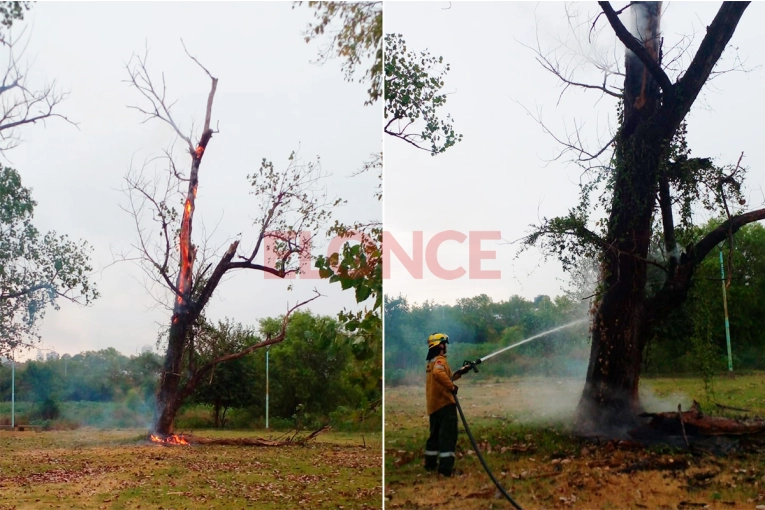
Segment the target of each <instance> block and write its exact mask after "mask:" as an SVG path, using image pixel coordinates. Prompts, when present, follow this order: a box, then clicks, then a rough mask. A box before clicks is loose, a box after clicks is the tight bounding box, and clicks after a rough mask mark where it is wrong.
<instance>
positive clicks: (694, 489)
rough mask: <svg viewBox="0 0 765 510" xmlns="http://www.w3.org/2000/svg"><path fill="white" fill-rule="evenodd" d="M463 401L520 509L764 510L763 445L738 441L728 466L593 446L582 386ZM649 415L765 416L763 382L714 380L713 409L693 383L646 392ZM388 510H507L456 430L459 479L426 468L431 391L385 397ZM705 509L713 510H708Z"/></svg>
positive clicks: (539, 387)
mask: <svg viewBox="0 0 765 510" xmlns="http://www.w3.org/2000/svg"><path fill="white" fill-rule="evenodd" d="M469 377H470V375H468V376H466V377H465V378H464V379H463V380H462V381H461V384H459V386H460V391H459V396H460V402H461V404H462V407H463V410H464V412H465V415H466V418H467V420H468V424H469V425H470V427H471V429H472V431H473V434H474V435H475V436H476V439H477V441H478V442H479V444H480V446H481V449H482V451H484V452H485V457H486V460H487V462H488V464H489V466H490V467H491V468H492V470H493V471H494V473H495V475H496V476H497V477H498V478H499V479H500V482H501V483H502V484H503V485H504V486H505V488H506V489H507V490H508V491H509V492H510V494H511V495H512V496H513V497H514V499H516V501H518V502H519V503H520V505H521V506H523V508H524V509H533V508H603V509H607V508H611V509H623V508H624V509H626V508H631V509H645V508H650V509H654V508H655V509H679V508H685V509H690V508H749V509H754V508H755V507H757V506H758V505H765V438H760V439H757V438H752V439H742V440H741V441H740V442H739V443H738V445H737V448H736V449H735V450H734V451H732V452H731V453H729V454H728V455H726V456H715V455H712V454H705V453H699V452H694V453H690V452H687V451H685V450H679V449H673V448H669V447H653V448H650V449H647V448H642V447H641V448H635V447H634V444H631V443H624V442H621V443H620V442H615V441H611V442H601V443H600V444H595V443H593V442H591V441H585V440H583V439H580V438H576V437H573V436H572V435H571V434H570V430H571V429H570V427H571V421H572V416H573V411H574V409H575V407H576V404H577V401H578V398H579V395H580V394H581V390H582V386H583V381H581V380H571V379H556V378H522V379H521V378H510V379H489V380H478V379H473V380H470V379H469ZM641 387H642V389H641V399H642V401H643V403H644V405H645V407H646V410H648V411H653V412H656V411H672V410H677V405H678V404H681V405H682V406H683V409H688V408H689V407H690V405H691V403H692V401H693V400H694V399H695V400H698V401H699V402H701V405H702V408H703V409H704V410H705V411H706V412H709V414H726V415H729V416H730V415H734V414H735V415H740V416H741V415H743V414H742V413H733V412H732V411H730V410H723V409H722V408H719V407H717V406H715V405H714V403H715V402H717V403H720V404H723V405H726V406H730V407H740V408H745V409H749V410H750V411H751V412H750V413H747V415H748V416H753V415H759V416H765V374H763V373H757V374H750V375H742V376H733V377H730V376H721V377H718V378H716V379H715V383H714V401H710V400H709V399H708V398H707V392H706V391H705V389H704V384H703V382H702V381H701V380H699V379H693V378H651V379H644V380H643V381H642V384H641ZM385 420H386V422H385V441H386V445H385V450H386V457H385V499H386V503H385V508H386V509H388V508H405V509H418V508H420V509H422V508H439V509H460V510H461V509H465V510H471V509H489V508H511V507H510V504H509V503H508V502H507V501H505V500H504V499H498V496H499V494H498V491H497V490H496V489H495V488H494V486H493V484H492V483H491V480H490V479H489V477H488V476H487V475H486V473H485V472H484V471H483V468H482V467H481V465H480V463H479V461H478V459H477V458H476V456H475V454H474V452H473V451H472V450H471V446H470V443H469V440H468V438H467V435H466V434H465V433H464V430H463V428H462V425H460V436H459V442H458V444H457V462H456V466H455V467H456V469H457V471H456V473H457V474H456V476H454V477H452V478H443V477H441V476H438V475H434V474H429V473H426V472H425V471H424V469H423V468H422V462H423V449H424V445H425V439H426V438H427V432H428V431H427V427H428V425H427V424H428V419H427V416H426V414H425V396H424V388H423V387H421V386H418V387H413V386H404V387H394V388H386V391H385ZM705 505H706V506H705Z"/></svg>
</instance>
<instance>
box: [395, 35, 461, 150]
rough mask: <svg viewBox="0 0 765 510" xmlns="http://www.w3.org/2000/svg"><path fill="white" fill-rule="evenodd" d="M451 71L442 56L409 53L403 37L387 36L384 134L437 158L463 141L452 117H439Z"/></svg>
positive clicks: (425, 52) (422, 52) (426, 52)
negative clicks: (455, 128)
mask: <svg viewBox="0 0 765 510" xmlns="http://www.w3.org/2000/svg"><path fill="white" fill-rule="evenodd" d="M448 71H449V64H446V63H444V59H443V57H435V56H432V55H431V54H430V53H429V52H428V51H427V50H425V51H421V52H419V54H418V53H416V52H414V51H409V50H407V47H406V42H405V41H404V38H403V37H402V36H401V35H400V34H385V119H386V120H387V122H386V123H385V132H386V133H387V134H389V135H391V136H394V137H396V138H400V139H401V140H404V141H405V142H407V143H409V144H411V145H413V146H415V147H417V148H418V149H422V150H425V151H429V152H430V153H431V154H432V155H434V156H435V155H436V154H441V153H443V152H444V151H446V149H448V148H449V147H452V146H453V145H454V144H456V143H457V142H459V141H461V140H462V135H461V134H457V133H456V132H455V131H454V125H453V120H452V118H451V115H450V114H447V115H446V117H445V118H443V119H442V118H439V111H440V110H439V108H441V107H443V106H444V105H445V104H446V94H445V93H444V92H443V91H442V89H443V87H444V83H445V82H444V77H445V76H446V73H447V72H448ZM412 126H416V127H413V128H412V129H414V130H415V131H412V130H410V129H409V128H410V127H412ZM419 126H421V128H420V127H419ZM419 129H421V131H416V130H419Z"/></svg>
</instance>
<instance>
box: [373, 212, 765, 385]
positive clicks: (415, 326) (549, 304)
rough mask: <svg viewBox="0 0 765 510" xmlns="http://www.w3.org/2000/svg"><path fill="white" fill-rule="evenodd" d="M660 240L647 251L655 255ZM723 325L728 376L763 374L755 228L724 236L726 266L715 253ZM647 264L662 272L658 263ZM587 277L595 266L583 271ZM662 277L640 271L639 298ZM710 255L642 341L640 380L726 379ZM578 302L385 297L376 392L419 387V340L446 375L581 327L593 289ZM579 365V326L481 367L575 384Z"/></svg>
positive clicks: (764, 339)
mask: <svg viewBox="0 0 765 510" xmlns="http://www.w3.org/2000/svg"><path fill="white" fill-rule="evenodd" d="M719 223H720V221H719V220H713V221H710V222H709V224H708V225H706V226H704V227H703V228H702V229H693V230H690V231H688V232H685V233H684V235H683V239H681V240H680V242H681V243H687V242H691V241H692V240H693V239H695V238H696V237H698V236H699V235H701V233H702V232H704V231H709V230H710V229H711V228H714V227H716V226H717V225H718V224H719ZM660 244H661V243H660V240H658V241H657V242H656V245H660ZM721 251H722V254H723V259H724V270H725V285H726V294H727V300H728V314H729V320H730V337H731V351H732V357H733V367H734V369H735V370H751V369H758V370H762V369H765V334H763V332H765V228H764V227H763V226H761V225H760V224H757V223H755V224H750V225H747V226H745V227H743V228H742V229H741V230H740V231H739V232H738V233H736V235H735V236H734V241H733V250H732V260H731V256H730V250H729V247H728V246H724V247H721ZM652 257H653V258H654V259H655V260H656V262H657V263H659V264H663V263H664V260H663V255H662V254H661V253H659V252H654V253H653V254H652ZM590 266H591V268H590V272H591V273H593V274H597V264H595V263H591V264H590ZM664 278H665V273H664V272H663V271H662V270H661V269H660V268H658V267H656V266H653V265H652V266H651V267H650V269H649V281H648V289H649V292H648V295H649V297H650V295H651V294H652V290H653V291H655V290H657V289H659V288H661V285H662V284H663V283H664ZM722 286H723V280H721V271H720V252H719V251H714V252H713V253H711V254H710V255H708V256H707V257H706V258H705V259H704V260H703V262H702V264H701V267H700V268H699V271H698V273H697V276H696V278H695V280H694V284H693V287H692V288H691V291H690V293H689V296H688V299H687V300H686V301H685V302H684V303H683V304H682V306H681V307H680V308H679V309H678V310H677V311H676V312H674V313H672V314H671V315H670V316H669V317H668V318H667V319H666V320H665V321H664V323H663V324H661V325H660V326H659V327H658V328H657V331H656V334H655V335H654V338H652V339H651V341H650V343H649V345H648V348H647V349H646V351H645V356H644V359H643V372H644V373H647V374H666V373H687V374H697V375H698V374H700V375H705V376H708V375H710V374H712V373H719V372H721V371H725V370H727V366H728V357H727V345H726V335H725V314H724V309H723V294H722ZM579 295H580V296H586V299H584V300H582V299H579V298H575V297H570V296H568V295H563V296H559V297H555V298H550V297H548V296H537V297H536V298H534V299H533V300H531V301H529V300H527V299H524V298H522V297H520V296H512V297H510V298H509V299H507V300H504V301H494V300H492V298H490V297H489V296H486V295H480V296H476V297H471V298H463V299H459V300H458V301H457V303H456V304H454V305H442V304H437V303H435V302H434V301H426V302H424V303H421V304H417V303H410V302H409V301H408V300H407V299H406V297H402V296H399V297H397V298H391V297H390V296H386V297H385V375H386V383H388V384H398V383H401V382H404V381H407V380H410V381H411V382H413V383H414V382H416V383H418V384H419V383H421V379H422V377H421V375H422V374H421V372H422V370H423V369H424V363H425V354H426V352H427V345H426V341H427V337H428V335H430V334H431V333H433V332H442V333H446V334H448V335H449V337H450V344H449V346H450V348H449V359H450V363H451V364H452V366H453V367H454V366H457V365H460V364H461V363H462V361H463V359H473V358H476V357H480V356H483V355H485V354H488V353H491V352H493V351H496V350H498V349H500V348H502V347H504V346H507V345H511V344H512V343H514V342H517V341H520V340H522V339H524V338H527V337H529V336H532V335H535V334H537V333H539V332H542V331H545V330H548V329H551V328H554V327H556V326H559V325H562V324H566V323H568V322H571V321H572V320H576V319H580V318H585V317H588V308H589V306H591V301H592V300H593V299H596V296H597V289H596V288H593V289H592V290H586V289H579ZM588 360H589V338H588V324H586V323H585V324H583V325H580V326H575V327H572V328H569V329H566V330H563V331H560V332H557V333H554V334H552V335H550V336H547V337H544V338H542V339H540V340H535V341H532V342H529V343H528V344H525V345H523V346H521V347H518V348H517V349H513V350H511V351H508V352H507V353H503V354H502V355H500V356H498V357H497V358H493V359H492V360H491V361H490V363H489V362H487V363H486V364H485V365H483V370H484V371H485V372H486V373H488V374H490V375H514V374H531V375H533V374H549V375H566V374H568V375H580V374H583V373H584V370H585V369H586V366H587V363H588Z"/></svg>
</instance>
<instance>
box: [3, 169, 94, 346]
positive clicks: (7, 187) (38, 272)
mask: <svg viewBox="0 0 765 510" xmlns="http://www.w3.org/2000/svg"><path fill="white" fill-rule="evenodd" d="M35 205H37V204H36V202H35V201H34V200H33V199H32V193H31V190H30V189H28V188H25V187H24V186H22V184H21V177H20V176H19V174H18V172H17V171H16V170H14V169H12V168H7V167H5V168H2V170H0V355H6V354H8V353H9V352H10V351H12V350H13V349H16V348H18V347H29V346H30V345H32V344H33V343H34V341H35V340H37V335H36V326H37V325H38V324H39V322H40V321H41V320H42V318H43V316H44V314H45V309H46V307H47V306H52V307H53V308H54V309H58V306H59V305H58V302H57V300H58V299H59V298H63V299H66V300H69V301H72V302H75V303H80V304H88V303H90V302H91V301H93V300H94V299H96V298H97V297H98V291H97V290H96V288H95V285H94V284H93V283H92V282H91V281H90V272H91V271H92V267H91V265H90V258H89V252H90V251H91V248H90V247H89V246H88V244H87V243H86V242H85V241H79V242H75V241H71V240H69V238H68V237H67V236H66V235H57V234H56V232H48V233H46V234H44V235H43V234H41V233H40V232H39V231H38V230H37V229H36V228H35V226H34V225H33V224H32V218H33V213H34V207H35Z"/></svg>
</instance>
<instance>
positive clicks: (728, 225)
mask: <svg viewBox="0 0 765 510" xmlns="http://www.w3.org/2000/svg"><path fill="white" fill-rule="evenodd" d="M599 4H600V5H601V8H602V9H603V12H604V14H605V15H606V18H607V19H608V21H609V23H610V24H611V26H612V27H613V29H614V32H615V33H616V35H617V37H618V38H619V39H620V40H621V41H622V42H623V43H624V44H625V46H626V47H627V48H628V50H627V53H626V58H625V73H626V74H625V80H624V93H623V99H624V118H623V119H622V125H621V129H620V131H619V133H618V134H617V136H616V139H615V143H616V153H615V156H616V165H615V169H614V182H613V185H614V190H613V198H612V202H611V213H610V216H609V222H608V230H607V234H606V239H605V241H606V242H605V245H606V246H607V248H606V249H605V250H604V253H603V263H602V266H601V271H602V275H601V283H602V285H603V293H602V295H601V298H600V302H599V305H598V307H597V309H596V311H595V313H594V317H593V324H592V348H591V351H590V363H589V366H588V369H587V379H586V382H585V388H584V391H583V393H582V397H581V399H580V401H579V406H578V409H577V427H578V428H579V429H580V430H582V431H587V432H593V431H594V432H600V433H605V434H611V435H618V434H619V432H620V431H623V430H626V428H630V427H632V426H633V425H634V424H635V423H636V420H637V417H636V416H637V414H638V412H639V411H640V400H639V398H638V384H639V381H640V364H641V360H642V354H643V349H644V348H645V344H646V339H647V338H648V337H649V336H650V333H651V329H652V328H653V327H654V325H655V324H656V323H657V322H658V321H660V320H661V319H662V318H663V317H666V315H667V314H668V313H669V312H670V311H671V310H673V309H676V308H677V307H679V306H680V305H681V304H682V302H683V301H684V300H685V298H686V297H687V293H688V289H689V287H690V285H691V281H692V277H693V274H694V272H695V270H696V268H697V266H698V264H699V263H700V262H701V260H702V259H703V258H704V257H705V256H706V254H707V253H709V251H710V250H711V249H712V248H713V247H714V244H715V243H717V242H720V241H721V240H723V239H724V238H725V237H726V235H729V234H730V233H733V232H735V231H736V230H738V229H739V228H740V227H741V226H742V225H745V224H747V223H750V222H752V221H757V220H758V219H762V218H763V217H765V209H760V210H758V211H752V212H750V213H746V214H743V215H739V216H735V217H732V218H730V219H729V220H728V221H727V222H725V223H724V224H723V225H722V226H721V227H720V228H718V229H716V230H714V231H712V232H710V233H709V234H707V235H706V236H705V237H704V238H703V239H702V240H701V241H699V242H698V243H696V245H689V246H688V247H686V249H685V253H684V254H682V255H681V256H679V257H678V256H677V250H676V249H675V248H674V231H673V230H674V227H673V224H672V221H671V214H672V212H671V206H670V205H671V197H670V196H669V187H668V182H666V176H664V175H661V173H660V168H661V163H662V162H665V161H666V159H667V154H666V153H665V151H666V150H668V149H669V147H670V144H671V142H672V139H673V138H674V136H675V133H676V132H677V129H678V128H679V127H680V124H681V123H682V121H683V119H684V118H685V116H686V115H687V114H688V112H689V111H690V109H691V106H692V105H693V103H694V102H695V100H696V98H697V97H698V94H699V92H700V91H701V88H702V87H703V86H704V84H705V83H706V81H707V80H708V79H709V76H710V73H711V72H712V69H713V68H714V66H715V65H716V63H717V61H718V60H719V58H720V55H721V54H722V52H723V50H724V49H725V47H726V46H727V44H728V42H729V41H730V39H731V37H732V36H733V33H734V32H735V30H736V27H737V25H738V22H739V20H740V19H741V16H742V15H743V13H744V10H745V9H746V7H747V5H748V3H747V2H725V3H724V4H723V5H722V7H721V8H720V10H719V11H718V13H717V15H716V16H715V19H714V20H713V21H712V23H711V24H710V25H709V26H708V27H707V31H706V34H705V36H704V40H703V41H702V42H701V45H700V46H699V50H698V51H697V53H696V55H694V58H693V61H692V62H691V65H690V66H689V68H688V69H687V70H686V72H685V73H684V74H683V75H682V77H681V78H680V79H678V81H677V82H676V83H672V82H671V81H670V80H669V78H668V77H667V75H666V74H665V73H664V71H663V70H662V69H661V67H660V39H659V17H660V12H659V11H660V2H633V4H632V8H633V9H636V10H637V11H638V12H637V16H636V17H637V20H638V22H637V35H636V36H632V35H630V34H629V33H628V32H627V29H626V28H625V27H624V25H623V24H622V23H621V21H620V20H619V17H618V14H617V13H616V12H615V11H614V10H613V8H612V7H611V5H610V3H609V2H599ZM657 194H659V195H661V197H662V198H661V200H662V204H661V205H662V208H661V213H662V214H663V215H664V217H663V218H662V219H663V220H664V221H663V222H662V223H663V225H664V228H665V230H666V231H665V233H664V234H665V236H664V237H665V244H666V248H667V250H668V252H669V253H670V257H671V260H670V264H669V268H668V270H669V274H668V277H667V280H666V282H665V283H664V286H663V288H662V289H661V290H660V291H659V292H658V293H657V295H655V296H654V297H652V298H651V299H650V300H648V299H646V295H645V292H646V288H645V286H646V280H647V256H648V249H649V244H650V239H651V224H652V216H653V215H654V214H655V212H656V205H657Z"/></svg>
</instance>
